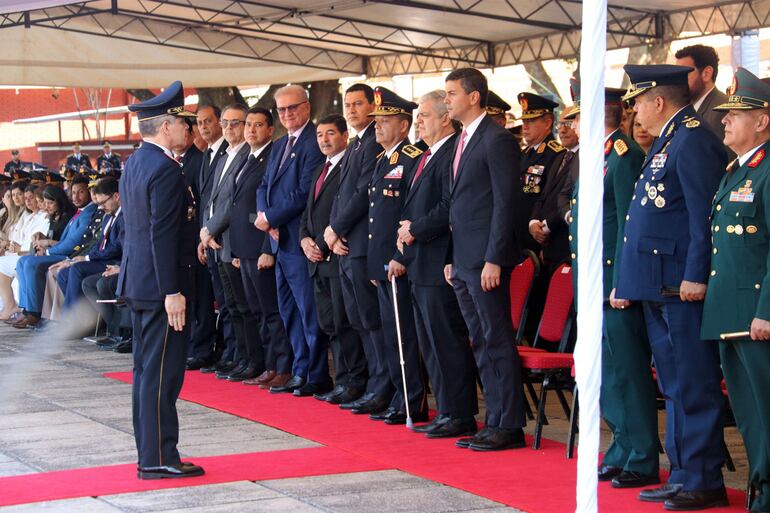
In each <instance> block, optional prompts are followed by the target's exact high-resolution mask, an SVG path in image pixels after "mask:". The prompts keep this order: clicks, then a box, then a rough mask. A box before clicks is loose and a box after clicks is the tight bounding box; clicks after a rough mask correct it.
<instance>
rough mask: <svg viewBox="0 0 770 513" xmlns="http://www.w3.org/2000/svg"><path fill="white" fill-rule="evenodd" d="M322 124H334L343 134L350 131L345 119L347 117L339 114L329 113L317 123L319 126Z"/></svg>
mask: <svg viewBox="0 0 770 513" xmlns="http://www.w3.org/2000/svg"><path fill="white" fill-rule="evenodd" d="M321 125H334V127H335V128H336V129H337V131H338V132H339V133H341V134H344V133H345V132H347V131H348V123H347V122H346V121H345V118H343V117H342V116H340V115H339V114H327V115H326V116H324V117H322V118H321V119H319V120H318V122H317V123H316V126H317V127H318V126H321Z"/></svg>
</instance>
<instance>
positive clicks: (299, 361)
mask: <svg viewBox="0 0 770 513" xmlns="http://www.w3.org/2000/svg"><path fill="white" fill-rule="evenodd" d="M275 103H276V110H278V116H279V117H280V120H281V124H282V125H283V126H284V127H285V128H286V130H287V132H288V133H287V134H286V135H285V136H284V137H281V138H280V139H278V140H277V141H276V142H275V143H274V144H273V149H272V151H271V152H270V160H269V162H268V167H267V173H265V177H264V179H263V180H262V184H261V185H260V186H259V189H257V220H256V221H255V222H254V226H256V227H257V228H258V229H260V230H262V231H264V232H267V233H268V234H269V235H270V238H271V242H270V243H271V245H272V248H273V250H274V251H277V262H276V271H275V279H276V286H277V287H278V307H279V310H280V312H281V318H282V319H283V323H284V325H285V326H286V331H287V332H288V334H289V340H290V341H291V345H292V348H293V350H294V365H293V369H292V372H293V374H294V376H293V377H292V379H290V380H289V381H288V382H287V383H286V385H284V386H283V387H272V388H271V389H270V391H271V392H275V393H279V392H293V393H294V394H295V395H298V396H300V395H312V394H316V393H321V394H323V393H326V392H328V391H329V390H331V388H332V383H331V378H330V377H329V364H328V361H327V357H326V344H325V343H324V342H323V341H322V340H321V339H320V338H319V327H318V318H317V316H316V309H315V302H314V299H313V281H312V280H311V278H310V274H309V273H308V269H307V259H306V258H305V254H304V253H303V251H302V248H301V247H300V245H299V222H300V218H301V216H302V212H303V210H305V206H306V204H307V197H308V193H309V191H310V182H311V181H312V179H313V171H315V169H316V168H318V166H320V165H321V164H322V163H323V161H324V155H323V153H321V150H320V149H319V148H318V143H316V141H315V126H314V125H313V123H312V122H311V121H310V101H309V99H308V96H307V91H305V90H304V89H303V88H302V87H300V86H298V85H288V86H285V87H282V88H280V89H278V90H277V91H276V92H275Z"/></svg>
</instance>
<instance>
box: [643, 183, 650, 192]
mask: <svg viewBox="0 0 770 513" xmlns="http://www.w3.org/2000/svg"><path fill="white" fill-rule="evenodd" d="M644 190H645V192H646V191H649V190H650V182H644Z"/></svg>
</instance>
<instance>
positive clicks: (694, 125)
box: [684, 118, 700, 128]
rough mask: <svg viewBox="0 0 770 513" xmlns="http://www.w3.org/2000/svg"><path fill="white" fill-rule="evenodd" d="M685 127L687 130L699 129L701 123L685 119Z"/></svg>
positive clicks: (693, 119)
mask: <svg viewBox="0 0 770 513" xmlns="http://www.w3.org/2000/svg"><path fill="white" fill-rule="evenodd" d="M684 126H685V127H687V128H698V127H699V126H700V121H698V120H697V119H695V118H689V119H685V120H684Z"/></svg>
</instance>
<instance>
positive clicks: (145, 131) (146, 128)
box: [139, 115, 176, 137]
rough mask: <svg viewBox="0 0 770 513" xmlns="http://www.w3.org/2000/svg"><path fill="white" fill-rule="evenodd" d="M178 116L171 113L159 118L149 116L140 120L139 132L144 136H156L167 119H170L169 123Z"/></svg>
mask: <svg viewBox="0 0 770 513" xmlns="http://www.w3.org/2000/svg"><path fill="white" fill-rule="evenodd" d="M175 119H176V118H175V117H174V116H171V115H165V116H158V117H157V118H148V119H140V120H139V133H140V134H141V135H142V137H155V136H156V135H158V131H160V127H161V126H162V125H163V123H164V122H165V121H168V123H169V125H170V124H172V123H173V122H174V120H175Z"/></svg>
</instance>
